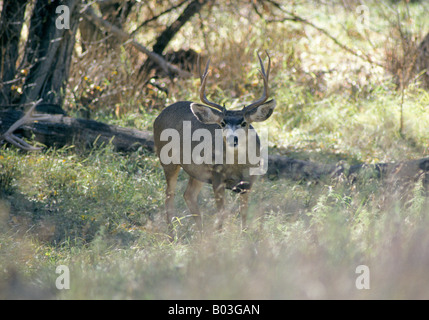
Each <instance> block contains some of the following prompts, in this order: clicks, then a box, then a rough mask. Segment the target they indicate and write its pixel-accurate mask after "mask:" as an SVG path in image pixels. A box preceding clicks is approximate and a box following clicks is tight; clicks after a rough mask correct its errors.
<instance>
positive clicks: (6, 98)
mask: <svg viewBox="0 0 429 320" xmlns="http://www.w3.org/2000/svg"><path fill="white" fill-rule="evenodd" d="M27 3H28V1H27V0H4V1H3V8H2V12H1V18H0V79H1V81H2V84H0V105H7V104H11V103H13V102H14V101H13V97H12V96H11V87H12V85H13V83H14V81H13V80H14V79H15V76H16V62H17V60H18V54H19V38H20V36H21V30H22V25H23V22H24V14H25V8H26V6H27Z"/></svg>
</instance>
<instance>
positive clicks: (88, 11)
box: [83, 6, 192, 78]
mask: <svg viewBox="0 0 429 320" xmlns="http://www.w3.org/2000/svg"><path fill="white" fill-rule="evenodd" d="M83 14H84V15H85V16H86V18H88V20H90V21H91V22H93V23H94V24H95V25H96V26H98V27H99V28H104V29H106V30H107V31H109V32H111V33H113V34H114V35H115V36H116V37H118V38H119V39H120V40H121V41H123V42H127V43H130V44H131V45H132V46H133V47H134V48H136V49H137V50H138V51H140V52H143V53H144V54H146V55H147V56H148V57H149V58H150V59H151V60H152V61H154V62H155V63H156V64H158V65H159V66H160V67H161V68H162V70H163V71H164V72H165V73H166V74H170V75H171V74H177V75H178V76H179V77H181V78H188V77H191V76H192V74H191V73H190V72H187V71H185V70H182V69H180V68H177V67H176V66H174V65H172V64H171V63H168V62H167V61H165V60H164V59H163V58H162V57H161V56H160V55H159V54H156V53H155V52H152V51H151V50H149V49H148V48H146V47H145V46H143V45H142V44H140V43H139V42H137V41H136V40H134V39H133V38H132V36H131V35H129V34H128V33H126V32H125V31H123V30H121V29H120V28H118V27H116V26H114V25H113V24H111V23H110V22H109V21H106V20H104V19H103V18H101V17H99V16H98V15H97V14H96V13H95V12H94V10H93V9H92V8H91V7H90V6H88V7H86V8H85V10H84V11H83Z"/></svg>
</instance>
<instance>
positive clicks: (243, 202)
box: [239, 192, 249, 229]
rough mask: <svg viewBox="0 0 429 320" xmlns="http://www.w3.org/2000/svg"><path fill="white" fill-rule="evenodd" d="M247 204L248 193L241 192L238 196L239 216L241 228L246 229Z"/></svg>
mask: <svg viewBox="0 0 429 320" xmlns="http://www.w3.org/2000/svg"><path fill="white" fill-rule="evenodd" d="M248 204H249V192H243V193H241V194H240V209H239V211H240V216H241V228H242V229H246V225H247V209H248Z"/></svg>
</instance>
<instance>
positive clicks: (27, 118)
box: [0, 99, 50, 151]
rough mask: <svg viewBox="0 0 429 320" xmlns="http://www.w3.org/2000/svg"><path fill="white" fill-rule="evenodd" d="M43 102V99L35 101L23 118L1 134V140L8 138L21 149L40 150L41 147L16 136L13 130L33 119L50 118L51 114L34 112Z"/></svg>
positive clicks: (8, 140) (7, 139)
mask: <svg viewBox="0 0 429 320" xmlns="http://www.w3.org/2000/svg"><path fill="white" fill-rule="evenodd" d="M41 102H42V99H40V100H39V101H37V102H35V103H34V104H33V106H32V107H31V108H30V109H29V110H28V111H27V113H26V114H25V115H24V116H23V117H22V118H21V119H19V120H18V121H16V122H15V123H14V124H12V125H11V126H10V128H9V129H8V130H7V131H6V132H5V133H3V134H2V135H1V136H0V142H2V141H3V140H6V141H7V142H9V143H11V144H13V145H14V146H17V147H18V148H21V149H23V150H27V151H36V150H40V149H41V148H38V147H33V146H31V145H29V144H28V143H27V142H25V141H24V140H22V139H21V138H18V137H17V136H15V135H14V134H13V132H14V131H15V130H16V129H18V128H19V127H20V126H22V125H24V124H27V123H31V122H33V121H43V120H48V119H49V118H50V116H49V115H44V114H37V113H35V114H33V111H34V109H35V108H36V107H37V106H38V105H39V104H40V103H41Z"/></svg>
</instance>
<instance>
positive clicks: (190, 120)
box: [153, 53, 276, 230]
mask: <svg viewBox="0 0 429 320" xmlns="http://www.w3.org/2000/svg"><path fill="white" fill-rule="evenodd" d="M267 56H268V69H267V72H265V69H264V65H263V62H262V60H261V57H260V56H259V54H258V58H259V63H260V66H261V69H260V70H259V71H260V73H261V75H262V79H263V82H264V91H263V94H262V97H261V98H259V99H258V100H256V101H254V102H253V103H251V104H249V105H248V106H245V107H243V109H241V110H227V109H226V108H225V106H223V107H222V106H220V105H218V104H216V103H214V102H211V101H209V100H208V99H207V97H206V95H205V87H206V81H207V74H208V69H209V64H210V59H209V60H208V61H207V65H206V67H205V70H204V73H203V74H201V68H200V64H199V61H198V70H199V73H200V79H201V87H200V99H201V101H202V102H203V103H204V104H199V103H193V102H190V101H179V102H176V103H174V104H172V105H170V106H168V107H167V108H165V109H164V110H163V111H162V112H161V113H160V114H159V116H158V117H157V118H156V119H155V122H154V124H153V129H154V140H155V150H156V153H157V155H158V157H159V158H160V161H161V165H162V167H163V169H164V174H165V178H166V180H167V189H166V200H165V206H166V213H167V223H168V225H169V227H170V228H171V226H172V220H173V219H174V218H175V207H174V196H175V188H176V182H177V177H178V175H179V171H180V168H183V169H184V171H185V172H186V173H188V175H189V182H188V185H187V188H186V191H185V193H184V198H185V202H186V204H187V206H188V208H189V211H190V212H191V215H193V216H194V218H195V220H196V223H197V226H198V228H199V229H200V230H201V229H202V219H201V214H200V210H199V207H198V194H199V193H200V191H201V188H202V186H203V185H204V183H211V184H212V185H213V191H214V195H215V203H216V207H217V210H218V227H219V228H221V227H222V221H223V218H224V215H225V208H224V195H225V189H231V190H233V191H235V192H237V193H240V198H241V199H240V209H239V211H240V215H241V219H242V227H245V226H246V216H247V206H248V192H249V191H250V189H251V187H252V184H253V182H254V180H255V178H256V175H252V174H251V169H252V168H254V167H255V165H253V164H250V163H249V161H248V157H247V156H248V155H247V154H245V158H246V161H244V162H241V163H240V162H237V161H236V160H237V157H238V156H239V155H238V153H239V151H240V150H243V149H241V146H242V145H243V144H246V138H249V132H250V131H252V130H253V132H254V137H256V138H255V139H254V140H256V142H255V143H256V150H259V148H260V139H259V137H258V135H257V134H256V132H255V131H254V129H253V127H252V126H251V125H250V124H251V123H252V122H261V121H265V120H266V119H268V118H269V117H270V116H271V114H272V113H273V110H274V108H275V106H276V103H275V100H269V101H267V99H268V78H269V72H270V62H271V61H270V57H269V55H268V53H267ZM239 132H241V133H244V134H241V135H240V134H238V133H239ZM174 133H176V134H174ZM169 137H171V141H170V142H168V140H169V139H168V138H169ZM175 137H176V138H177V140H176V141H173V140H175V139H173V138H175ZM195 137H197V138H195ZM201 137H202V138H204V142H205V144H203V146H201V144H202V143H200V145H199V144H198V142H199V141H201ZM219 137H220V138H219ZM198 138H199V139H200V140H198ZM219 141H220V143H215V142H219ZM166 150H167V151H166ZM231 150H232V151H231ZM244 150H246V148H244ZM201 151H204V156H203V157H201ZM212 151H213V152H212ZM228 152H232V154H234V156H233V158H234V161H233V162H231V161H229V163H228V159H227V158H228V154H227V153H228ZM191 155H192V159H190V158H191ZM195 155H197V156H195ZM202 160H205V161H202Z"/></svg>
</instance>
